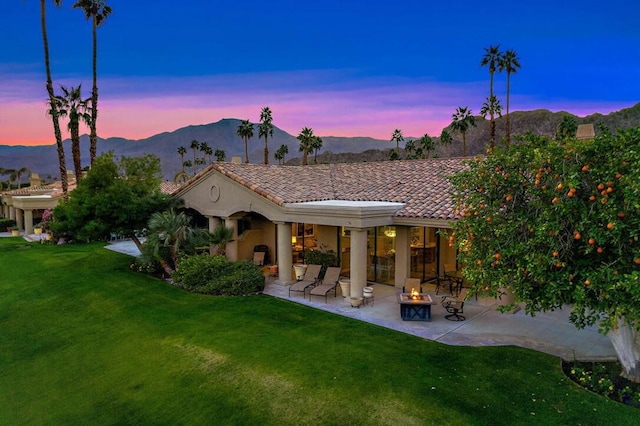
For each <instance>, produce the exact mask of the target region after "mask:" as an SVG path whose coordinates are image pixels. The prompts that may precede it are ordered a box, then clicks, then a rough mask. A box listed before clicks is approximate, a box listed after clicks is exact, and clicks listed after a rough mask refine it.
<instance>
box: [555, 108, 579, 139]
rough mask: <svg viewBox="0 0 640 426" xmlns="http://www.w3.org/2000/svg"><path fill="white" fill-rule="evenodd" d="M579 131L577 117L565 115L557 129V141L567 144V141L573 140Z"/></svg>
mask: <svg viewBox="0 0 640 426" xmlns="http://www.w3.org/2000/svg"><path fill="white" fill-rule="evenodd" d="M577 130H578V123H576V119H575V117H573V116H572V115H569V114H565V115H564V116H563V117H562V121H561V122H560V124H559V125H558V128H557V129H556V139H557V140H559V141H561V142H564V143H566V142H567V139H569V138H572V137H574V136H575V135H576V131H577Z"/></svg>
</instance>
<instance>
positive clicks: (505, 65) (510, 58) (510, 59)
mask: <svg viewBox="0 0 640 426" xmlns="http://www.w3.org/2000/svg"><path fill="white" fill-rule="evenodd" d="M498 67H499V70H500V72H503V71H504V72H506V73H507V120H506V122H507V124H506V129H505V133H506V142H507V145H509V144H510V143H511V122H510V120H509V100H510V92H511V74H515V73H516V72H517V71H518V69H520V58H518V54H517V53H516V51H515V50H507V51H506V52H504V55H502V58H500V63H499V64H498Z"/></svg>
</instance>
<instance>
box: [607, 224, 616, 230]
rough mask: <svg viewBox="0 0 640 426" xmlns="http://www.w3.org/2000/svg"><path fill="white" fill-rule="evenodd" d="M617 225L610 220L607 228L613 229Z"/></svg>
mask: <svg viewBox="0 0 640 426" xmlns="http://www.w3.org/2000/svg"><path fill="white" fill-rule="evenodd" d="M615 226H616V225H615V223H613V222H609V223H607V229H613V228H614V227H615Z"/></svg>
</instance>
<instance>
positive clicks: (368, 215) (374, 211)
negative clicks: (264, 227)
mask: <svg viewBox="0 0 640 426" xmlns="http://www.w3.org/2000/svg"><path fill="white" fill-rule="evenodd" d="M404 206H405V203H394V202H386V201H348V200H323V201H308V202H301V203H285V204H284V205H283V206H282V210H283V213H284V214H285V215H287V216H289V215H291V217H295V218H296V219H297V221H298V222H304V223H316V224H319V225H329V226H346V227H354V228H368V227H373V226H384V225H391V224H393V220H394V216H395V214H396V213H397V212H398V211H399V210H402V209H403V208H404Z"/></svg>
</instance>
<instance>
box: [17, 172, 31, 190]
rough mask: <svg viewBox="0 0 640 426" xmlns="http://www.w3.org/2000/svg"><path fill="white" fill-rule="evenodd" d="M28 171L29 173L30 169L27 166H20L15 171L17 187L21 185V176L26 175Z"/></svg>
mask: <svg viewBox="0 0 640 426" xmlns="http://www.w3.org/2000/svg"><path fill="white" fill-rule="evenodd" d="M29 173H31V170H29V168H28V167H21V168H19V169H17V170H16V171H15V174H16V180H17V181H18V188H20V187H22V176H24V175H27V176H28V175H29Z"/></svg>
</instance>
